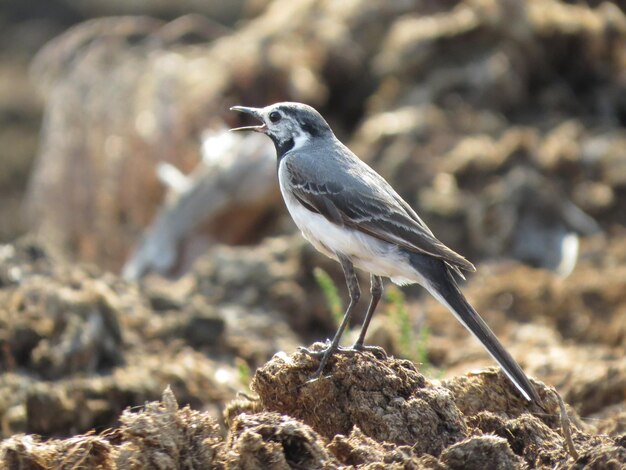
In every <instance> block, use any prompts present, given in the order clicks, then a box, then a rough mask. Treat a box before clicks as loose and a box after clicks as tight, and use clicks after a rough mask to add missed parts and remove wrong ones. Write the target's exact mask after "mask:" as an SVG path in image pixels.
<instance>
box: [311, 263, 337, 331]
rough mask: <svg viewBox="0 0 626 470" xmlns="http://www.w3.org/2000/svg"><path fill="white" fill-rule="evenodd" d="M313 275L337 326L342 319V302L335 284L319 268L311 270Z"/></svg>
mask: <svg viewBox="0 0 626 470" xmlns="http://www.w3.org/2000/svg"><path fill="white" fill-rule="evenodd" d="M313 275H314V276H315V281H316V282H317V284H318V285H319V286H320V289H322V293H323V294H324V298H325V299H326V304H327V305H328V308H329V309H330V313H331V314H332V316H333V319H334V320H335V325H336V326H339V325H340V324H341V320H342V319H343V304H342V302H341V297H339V291H338V290H337V286H336V285H335V283H334V282H333V280H332V278H331V277H330V276H329V275H328V273H327V272H326V271H324V270H323V269H321V268H315V269H314V270H313Z"/></svg>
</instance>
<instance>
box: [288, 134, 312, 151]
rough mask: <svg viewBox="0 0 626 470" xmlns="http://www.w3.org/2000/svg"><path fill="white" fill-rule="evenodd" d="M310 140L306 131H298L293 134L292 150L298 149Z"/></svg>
mask: <svg viewBox="0 0 626 470" xmlns="http://www.w3.org/2000/svg"><path fill="white" fill-rule="evenodd" d="M308 141H309V136H308V135H307V134H306V132H297V133H295V134H294V135H293V148H292V149H291V150H298V149H299V148H300V147H302V146H303V145H306V143H307V142H308Z"/></svg>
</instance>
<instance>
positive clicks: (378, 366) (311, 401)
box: [252, 352, 467, 455]
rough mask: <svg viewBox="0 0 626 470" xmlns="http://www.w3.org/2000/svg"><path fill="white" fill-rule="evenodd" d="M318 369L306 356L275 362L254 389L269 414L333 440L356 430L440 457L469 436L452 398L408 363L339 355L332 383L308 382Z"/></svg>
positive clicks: (333, 366) (324, 380)
mask: <svg viewBox="0 0 626 470" xmlns="http://www.w3.org/2000/svg"><path fill="white" fill-rule="evenodd" d="M316 364H317V361H312V360H311V359H310V357H309V356H308V355H307V354H305V353H303V352H298V353H295V354H294V355H292V356H290V357H286V356H284V355H278V356H275V357H274V359H273V360H272V361H271V362H269V363H268V364H267V365H266V366H264V367H263V368H262V369H260V370H259V371H258V372H257V374H256V376H255V378H254V381H253V383H252V387H253V389H254V390H255V391H256V392H257V393H258V394H259V396H260V398H261V401H262V402H263V403H264V404H265V406H266V407H267V408H268V409H270V410H272V411H277V412H280V413H284V414H288V415H291V416H294V417H296V418H299V419H301V420H302V421H304V422H305V423H307V424H309V425H310V426H311V427H312V428H313V429H315V430H316V431H318V432H319V433H320V434H322V435H323V436H325V437H327V438H329V439H332V437H333V436H335V435H337V434H349V433H350V431H351V430H352V428H353V426H358V427H359V429H360V430H361V431H363V433H364V434H365V435H367V436H369V437H371V438H373V439H375V440H377V441H385V442H392V443H394V444H399V445H412V446H414V448H415V451H416V452H419V453H420V454H421V453H429V454H433V455H438V454H439V453H440V452H441V451H442V450H443V449H444V448H445V447H447V446H449V445H450V444H453V443H455V442H458V441H460V440H461V439H463V438H464V437H465V435H466V431H467V430H466V426H465V422H464V420H463V417H462V415H461V412H460V411H459V409H458V408H457V407H456V405H455V404H454V401H453V397H452V394H451V393H450V392H449V391H448V390H446V389H444V388H441V387H435V386H433V385H432V384H430V383H429V382H428V381H427V380H426V379H425V378H424V376H422V375H421V374H420V373H419V372H417V370H416V369H415V366H414V365H413V364H412V363H411V362H409V361H403V360H396V359H384V360H381V359H377V358H376V357H375V356H374V355H373V354H371V353H365V354H338V355H336V356H334V357H333V358H332V359H331V360H330V363H329V366H328V368H327V370H326V371H325V373H326V374H327V376H326V375H325V376H323V377H322V378H320V379H319V380H316V381H313V382H309V379H310V377H311V374H312V373H313V372H314V371H315V368H316V367H317V365H316Z"/></svg>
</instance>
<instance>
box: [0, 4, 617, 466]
mask: <svg viewBox="0 0 626 470" xmlns="http://www.w3.org/2000/svg"><path fill="white" fill-rule="evenodd" d="M18 3H19V2H18ZM54 3H55V4H56V2H54ZM205 3H206V5H204V6H202V7H200V6H198V5H199V4H198V3H196V2H180V3H177V5H178V7H177V8H174V7H172V6H171V5H173V4H171V2H169V3H168V2H154V3H153V6H152V8H153V10H152V11H143V10H142V11H139V12H138V11H133V10H132V9H129V7H128V6H127V5H126V4H125V3H124V2H98V1H93V2H88V4H89V5H88V6H86V5H87V3H85V2H75V1H65V2H62V4H63V5H62V8H61V6H60V5H61V3H59V8H57V9H52V10H54V12H55V13H54V14H52V13H50V12H49V13H45V14H44V13H43V12H45V11H47V10H42V9H39V10H38V11H39V13H38V14H40V15H44V18H43V19H42V18H38V17H31V15H30V14H29V13H28V12H26V11H23V10H21V9H19V8H17V7H16V8H15V9H13V10H11V13H10V14H8V13H3V14H2V18H0V21H2V25H4V26H6V28H3V29H2V31H1V32H0V35H1V36H2V38H3V39H5V40H6V41H3V43H5V44H12V45H13V46H12V47H8V48H6V49H3V50H2V55H1V58H2V60H0V67H2V69H3V70H7V71H10V74H9V75H7V74H3V75H1V77H2V78H0V120H1V122H2V123H3V126H2V130H0V142H1V143H2V145H1V146H0V147H2V148H1V149H0V151H1V152H3V153H2V158H1V159H0V164H1V165H2V171H0V196H1V197H2V198H3V199H2V200H3V204H2V205H0V220H1V221H2V225H1V226H0V237H1V239H2V240H3V243H4V244H2V245H0V371H1V374H0V437H1V438H2V439H3V440H2V441H1V442H0V468H9V469H14V468H15V469H19V468H23V469H57V468H62V469H78V468H100V469H113V468H118V469H126V468H136V469H139V468H160V469H169V468H188V469H192V468H195V469H198V468H241V469H244V468H245V469H248V468H250V469H252V468H270V469H273V468H275V469H279V468H280V469H282V468H296V469H309V468H370V469H374V468H381V469H382V468H408V469H413V468H415V469H420V468H424V469H457V468H458V469H462V468H463V469H467V468H469V469H472V468H475V469H484V468H494V469H509V468H520V469H530V468H546V469H548V468H549V469H552V468H556V469H565V468H575V469H583V468H585V469H587V468H591V469H605V468H609V469H613V468H614V469H619V468H624V467H625V466H626V227H625V226H626V211H624V207H625V206H626V154H625V149H626V131H624V126H625V124H626V13H625V12H626V7H625V6H624V4H623V3H620V2H587V3H580V2H578V3H573V2H565V1H557V0H543V1H540V0H531V1H528V2H524V3H519V2H509V1H506V0H503V1H489V0H463V1H446V2H440V1H437V2H429V1H426V2H413V1H407V2H388V1H386V0H385V1H382V0H381V1H366V0H357V1H354V2H334V1H321V2H320V1H307V0H299V1H293V0H277V1H275V2H271V3H269V2H262V1H249V2H205ZM187 4H188V5H187ZM226 4H228V7H226V6H222V5H226ZM168 5H170V6H168ZM183 5H184V8H183ZM181 9H182V10H181ZM188 12H196V13H199V14H201V15H198V16H195V15H191V16H189V15H188V16H183V17H180V15H182V14H184V13H188ZM138 13H139V14H145V15H146V16H141V17H139V16H124V17H117V18H102V17H101V16H103V15H111V14H125V15H130V14H138ZM84 20H88V21H86V22H84ZM42 25H47V26H46V28H44V27H43V26H42ZM70 26H73V27H71V28H70ZM68 28H69V29H68ZM35 32H36V33H37V34H35ZM60 33H63V34H62V35H61V36H58V37H56V39H54V40H52V41H51V42H48V43H47V44H46V41H47V40H48V39H51V38H52V37H53V36H55V35H57V34H60ZM20 38H22V39H20ZM24 38H29V40H28V41H26V40H24ZM44 44H46V45H45V47H43V48H42V49H41V47H42V46H43V45H44ZM19 45H22V46H23V49H19ZM37 50H39V52H38V54H37V56H36V57H35V58H34V59H33V58H32V56H33V55H34V53H35V51H37ZM29 64H30V67H31V68H30V76H31V77H32V79H33V83H34V86H35V87H36V89H37V90H38V91H39V92H40V97H38V95H37V94H36V93H35V91H34V90H35V88H33V85H31V84H29V82H28V81H27V80H26V78H25V77H26V73H27V69H28V67H29ZM5 77H9V78H10V77H13V78H11V79H5ZM278 100H297V101H304V102H308V103H310V104H312V105H314V106H316V107H317V108H318V109H319V110H320V111H322V112H323V114H324V115H325V116H327V117H328V120H329V122H330V123H331V125H332V126H333V128H334V129H335V130H336V132H337V134H338V136H339V137H340V138H341V139H343V140H344V141H345V142H346V143H348V144H349V145H350V147H351V148H352V149H353V150H355V151H356V152H357V153H358V155H359V156H361V157H362V158H363V159H364V160H366V161H367V162H368V163H370V164H371V165H372V166H373V167H374V168H375V169H377V170H378V171H379V172H380V173H381V174H383V175H384V176H385V177H386V178H387V179H389V180H390V181H391V182H392V183H393V185H394V186H395V187H396V188H397V189H398V191H399V192H400V193H401V194H402V196H403V197H405V198H406V199H407V201H409V202H410V203H411V204H412V205H413V206H414V207H416V209H417V210H418V212H419V213H420V214H421V215H422V216H423V218H424V219H425V220H426V222H427V223H428V224H429V226H431V228H432V229H433V231H434V232H435V234H436V235H437V236H438V237H439V238H441V239H442V240H443V241H444V242H445V243H447V244H449V245H450V246H451V247H453V248H454V249H455V250H457V251H459V252H461V253H462V254H464V255H466V256H467V257H468V258H469V259H471V260H472V261H473V262H476V264H477V267H478V271H477V273H476V274H475V275H473V276H472V277H471V278H470V279H468V282H467V283H466V285H465V286H464V287H463V289H464V292H465V293H466V294H467V296H468V298H469V299H470V301H471V302H472V303H473V304H474V305H475V306H476V308H477V310H478V311H479V312H480V313H481V315H482V316H483V317H484V318H485V320H486V321H487V322H488V323H489V324H490V325H491V327H492V328H493V329H494V331H495V332H496V334H497V335H498V336H499V337H500V338H501V339H502V341H503V343H504V344H505V345H506V347H507V349H509V350H510V351H511V353H512V354H513V356H515V357H516V358H517V359H518V360H519V362H520V364H521V365H522V366H523V368H524V369H525V370H526V371H527V373H528V374H529V376H531V377H532V378H533V381H534V384H535V386H536V387H537V390H538V392H539V394H540V396H541V397H542V399H543V401H544V403H543V406H542V407H539V406H536V405H532V406H530V405H528V404H527V403H525V402H524V401H522V400H521V399H520V397H519V396H518V395H517V394H516V393H515V391H514V390H513V389H512V388H511V386H510V384H509V382H508V381H507V380H506V378H505V377H504V376H503V375H502V374H501V373H500V372H499V371H498V370H497V369H496V368H493V362H492V361H491V359H490V358H489V357H488V356H487V355H486V353H485V352H484V350H483V349H482V348H481V347H480V345H479V344H478V343H477V342H476V341H475V340H474V339H473V338H472V337H470V335H469V334H468V333H467V332H466V331H465V330H464V329H463V328H462V327H461V326H460V325H458V323H457V322H456V321H455V319H454V318H452V316H451V315H450V314H449V313H448V312H447V311H446V310H445V309H444V308H443V307H442V306H440V305H439V304H437V302H436V301H435V300H433V299H431V298H429V297H428V296H426V295H424V293H423V291H422V290H421V289H420V288H419V287H410V288H405V289H403V292H404V293H405V295H406V301H405V302H404V301H402V300H401V299H400V297H399V296H400V294H399V291H398V290H397V289H395V290H394V288H392V287H388V288H387V292H388V293H390V294H389V296H388V297H387V298H386V299H385V301H384V302H383V304H382V305H381V306H380V310H379V312H378V314H377V316H376V317H375V318H374V320H373V323H372V326H371V328H370V334H369V337H368V342H369V343H370V344H376V345H379V346H382V347H383V348H384V350H385V351H386V354H373V353H360V354H341V355H338V356H336V357H334V358H333V359H332V360H331V361H330V364H329V366H328V370H327V373H326V374H325V375H324V377H323V378H321V379H320V380H317V381H314V382H310V381H309V378H310V376H311V373H312V372H313V371H314V370H315V369H316V367H317V360H315V359H312V358H310V357H308V356H307V355H306V354H304V353H302V352H299V351H298V346H303V345H310V344H313V346H312V347H314V348H315V347H321V345H320V344H315V342H316V341H319V340H322V339H324V338H326V337H328V336H330V335H331V334H332V332H333V330H334V328H335V322H336V319H335V318H334V317H333V315H332V314H331V313H330V309H329V305H328V303H327V301H326V299H325V297H324V295H323V294H322V290H321V288H320V286H319V285H318V283H317V282H316V280H315V273H314V269H315V268H316V267H321V268H323V269H324V270H325V271H326V272H327V273H328V274H329V275H330V277H331V278H332V279H333V280H334V281H335V282H336V284H337V286H338V288H339V294H340V296H341V297H342V298H344V299H345V298H346V297H345V296H346V290H345V288H344V287H343V280H342V276H341V272H340V270H339V268H338V266H337V265H336V263H334V262H332V261H331V260H328V259H326V258H324V257H323V256H321V255H319V254H317V253H316V252H315V251H314V250H313V249H312V248H311V247H310V246H308V245H307V244H306V243H305V242H304V241H303V240H302V238H301V237H300V235H299V234H297V233H295V230H294V227H293V225H292V223H291V221H290V220H289V219H288V217H287V216H286V214H285V211H284V209H283V207H282V203H281V202H280V200H279V199H278V194H277V193H275V192H268V193H267V194H265V195H264V197H259V198H256V201H255V202H256V203H255V204H254V205H252V206H249V207H247V209H246V210H245V211H244V210H242V211H241V212H237V213H238V214H241V217H240V218H245V220H243V219H242V220H236V218H233V217H225V216H224V214H223V213H222V214H220V213H217V214H216V215H215V216H214V218H212V219H211V220H199V221H198V223H196V224H193V226H190V228H189V230H188V231H187V232H185V233H183V234H182V235H181V237H180V239H177V240H176V243H172V244H171V245H173V246H174V247H175V249H177V250H179V253H178V256H180V258H181V259H182V258H184V262H182V261H181V259H176V256H174V257H173V258H172V260H174V261H172V262H173V263H174V264H176V268H177V272H176V276H173V277H170V278H168V277H163V276H161V275H159V274H158V272H152V273H150V272H141V273H140V274H138V275H137V276H133V279H129V276H126V278H124V277H123V276H121V275H120V274H118V273H120V272H121V270H122V266H123V265H124V263H125V262H126V261H127V260H128V259H129V257H130V256H131V255H132V253H133V252H134V250H135V249H136V248H137V247H138V246H141V240H142V238H141V236H142V234H143V233H144V231H145V230H146V229H147V228H148V227H149V226H150V224H151V223H152V220H153V218H154V216H155V214H159V213H162V210H163V207H166V208H170V209H171V208H172V207H173V206H172V201H174V200H175V199H176V197H177V196H176V194H174V192H172V191H171V189H170V190H169V191H166V189H165V188H164V187H163V185H162V182H161V181H159V178H158V173H159V168H160V167H159V164H161V163H169V164H170V165H172V167H173V168H178V169H179V170H180V171H181V172H182V173H183V174H187V173H189V172H191V171H192V169H193V168H194V167H197V166H198V162H199V160H200V154H201V146H200V141H201V139H202V136H203V135H206V134H204V131H205V130H206V129H210V130H212V132H217V133H219V132H220V130H221V129H223V128H224V127H227V126H230V125H235V124H238V122H237V121H236V120H237V119H239V117H238V116H234V115H231V113H229V112H228V111H227V109H228V107H229V106H231V105H235V104H244V105H251V106H254V105H264V104H268V103H271V102H274V101H278ZM40 119H43V124H42V123H41V122H40ZM40 125H41V138H40V140H38V137H37V133H38V132H39V128H40ZM216 142H217V141H216ZM205 143H206V140H205ZM217 147H219V145H217V144H216V145H215V146H214V148H213V149H209V150H210V151H209V153H213V154H215V153H216V152H217V150H216V148H217ZM218 150H219V149H218ZM244 153H245V152H244ZM4 155H6V158H5V157H4ZM205 157H206V155H205ZM216 161H218V160H216ZM214 163H215V162H214ZM219 166H220V165H219V164H215V168H219ZM161 168H162V167H161ZM216 171H217V173H216V172H215V171H214V172H213V173H212V176H211V178H213V180H211V181H216V183H212V184H216V185H217V186H219V184H220V183H221V184H224V180H223V179H222V180H220V178H219V171H218V170H216ZM194 174H202V171H197V172H195V173H194ZM216 175H217V176H216ZM272 177H273V176H272ZM229 184H230V183H229ZM267 186H271V185H267ZM228 189H229V190H232V187H229V188H228ZM247 189H249V188H246V190H247ZM211 194H215V192H213V193H211ZM226 194H228V191H226ZM203 203H204V204H205V205H210V204H212V203H213V204H216V202H215V200H207V201H204V202H203ZM220 210H221V209H220ZM218 212H219V211H218ZM144 240H145V238H144ZM199 247H200V248H199ZM159 254H161V255H162V254H163V253H156V257H155V260H156V261H157V262H158V261H162V260H161V259H159ZM154 264H155V265H157V264H158V263H156V262H155V263H154ZM142 276H143V277H142ZM135 277H136V278H135ZM362 281H363V285H364V286H365V285H366V283H367V277H366V276H363V277H362ZM363 291H364V292H366V289H363ZM364 297H365V296H364ZM399 299H400V300H399ZM359 313H360V315H361V317H359V315H357V318H356V319H355V323H354V325H352V328H351V329H350V331H348V333H347V335H346V336H347V337H346V344H349V342H350V340H351V339H353V338H352V337H354V336H355V331H358V321H359V320H360V318H362V314H363V312H359ZM557 394H558V395H559V396H560V397H562V399H563V400H564V402H565V403H566V406H565V411H566V414H567V416H568V417H569V419H568V420H566V421H569V425H567V423H564V421H563V416H562V413H561V410H560V407H559V403H558V397H557ZM568 430H569V432H570V433H571V442H569V444H568V437H567V434H568V433H567V431H568Z"/></svg>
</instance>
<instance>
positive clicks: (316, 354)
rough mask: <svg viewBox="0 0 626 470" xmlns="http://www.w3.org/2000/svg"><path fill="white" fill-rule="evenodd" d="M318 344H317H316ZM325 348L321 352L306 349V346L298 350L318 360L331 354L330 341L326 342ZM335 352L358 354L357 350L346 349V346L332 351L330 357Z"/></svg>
mask: <svg viewBox="0 0 626 470" xmlns="http://www.w3.org/2000/svg"><path fill="white" fill-rule="evenodd" d="M316 344H317V343H316ZM324 346H325V347H324V348H322V349H320V350H316V351H314V350H313V349H309V348H305V347H304V346H300V347H299V348H298V351H300V352H301V353H304V354H306V355H307V356H310V357H316V358H318V359H319V358H322V357H324V355H326V354H328V353H329V349H332V344H331V342H330V340H328V339H327V340H326V341H325V342H324ZM335 352H341V353H354V352H356V350H355V349H354V348H346V347H344V346H337V347H336V348H334V350H332V351H330V354H329V357H330V356H331V355H332V354H333V353H335Z"/></svg>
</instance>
